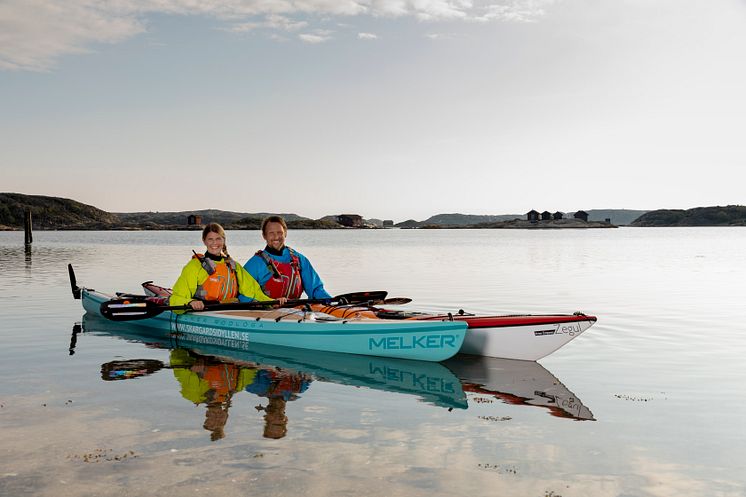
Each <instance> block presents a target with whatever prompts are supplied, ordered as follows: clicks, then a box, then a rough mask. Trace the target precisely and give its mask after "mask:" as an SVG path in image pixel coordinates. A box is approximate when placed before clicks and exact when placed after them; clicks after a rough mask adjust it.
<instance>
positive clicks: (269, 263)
mask: <svg viewBox="0 0 746 497" xmlns="http://www.w3.org/2000/svg"><path fill="white" fill-rule="evenodd" d="M256 255H258V256H259V257H261V258H262V260H263V261H264V263H265V264H266V265H267V269H268V270H269V272H270V273H272V277H273V278H275V279H280V278H281V277H282V275H281V274H280V271H279V270H278V269H277V266H275V264H274V262H272V258H271V257H270V256H269V255H267V253H266V252H265V251H264V250H257V251H256Z"/></svg>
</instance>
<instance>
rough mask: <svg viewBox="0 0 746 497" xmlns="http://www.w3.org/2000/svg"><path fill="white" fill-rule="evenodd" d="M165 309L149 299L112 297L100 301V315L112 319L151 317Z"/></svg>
mask: <svg viewBox="0 0 746 497" xmlns="http://www.w3.org/2000/svg"><path fill="white" fill-rule="evenodd" d="M165 310H168V307H167V306H160V305H158V304H156V303H154V302H150V301H149V300H133V301H130V300H121V299H114V300H108V301H106V302H102V303H101V315H102V316H103V317H105V318H106V319H110V320H112V321H134V320H136V319H147V318H152V317H153V316H157V315H158V314H160V313H162V312H163V311H165Z"/></svg>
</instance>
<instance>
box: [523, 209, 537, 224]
mask: <svg viewBox="0 0 746 497" xmlns="http://www.w3.org/2000/svg"><path fill="white" fill-rule="evenodd" d="M526 219H528V220H529V221H530V222H532V223H535V222H537V221H538V220H539V211H536V210H534V209H531V210H530V211H528V212H527V213H526Z"/></svg>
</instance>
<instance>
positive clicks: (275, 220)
mask: <svg viewBox="0 0 746 497" xmlns="http://www.w3.org/2000/svg"><path fill="white" fill-rule="evenodd" d="M269 223H280V224H281V225H282V229H283V230H284V231H285V233H287V232H288V225H287V223H286V222H285V220H284V219H283V218H282V216H269V217H265V218H264V221H262V235H266V234H267V225H268V224H269Z"/></svg>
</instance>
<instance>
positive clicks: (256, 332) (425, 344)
mask: <svg viewBox="0 0 746 497" xmlns="http://www.w3.org/2000/svg"><path fill="white" fill-rule="evenodd" d="M80 292H81V298H82V301H83V308H84V309H85V310H86V311H87V312H89V313H91V314H94V315H98V316H100V315H101V304H102V303H104V302H107V301H109V300H111V299H113V298H115V297H114V296H112V295H107V294H104V293H101V292H97V291H95V290H91V289H87V288H81V289H80ZM278 312H283V314H282V315H281V316H280V317H278ZM318 316H319V314H317V313H314V312H310V313H307V312H303V311H301V310H293V309H290V310H287V309H282V310H278V311H274V312H273V311H209V312H187V313H184V314H177V313H174V312H171V311H165V312H163V313H161V314H158V315H157V316H155V317H150V318H147V319H142V320H138V324H139V325H140V326H146V327H149V328H156V329H160V330H166V331H169V332H172V333H187V334H189V335H191V336H205V337H211V338H218V339H225V340H233V341H236V342H239V343H240V342H244V343H246V342H248V343H261V344H267V345H279V346H284V347H296V348H301V349H312V350H322V351H326V352H342V353H347V354H362V355H371V356H380V357H391V358H397V359H414V360H419V361H444V360H446V359H448V358H450V357H452V356H454V355H455V354H456V353H457V352H458V351H459V349H460V348H461V345H462V344H463V342H464V337H465V334H466V329H467V324H466V323H465V322H459V321H451V320H443V321H387V320H380V319H369V320H354V321H352V320H347V319H340V318H335V317H333V316H326V315H323V316H326V317H325V318H322V319H318Z"/></svg>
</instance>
